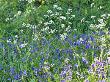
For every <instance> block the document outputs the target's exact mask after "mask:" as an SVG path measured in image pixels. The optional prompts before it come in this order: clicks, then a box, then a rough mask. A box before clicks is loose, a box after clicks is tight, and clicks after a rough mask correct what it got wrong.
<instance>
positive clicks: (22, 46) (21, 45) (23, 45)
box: [19, 43, 27, 48]
mask: <svg viewBox="0 0 110 82" xmlns="http://www.w3.org/2000/svg"><path fill="white" fill-rule="evenodd" d="M26 45H27V43H24V44H20V46H19V47H20V48H24V47H25V46H26Z"/></svg>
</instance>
